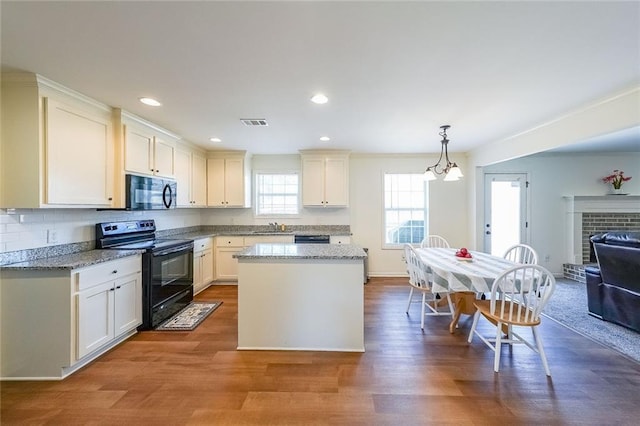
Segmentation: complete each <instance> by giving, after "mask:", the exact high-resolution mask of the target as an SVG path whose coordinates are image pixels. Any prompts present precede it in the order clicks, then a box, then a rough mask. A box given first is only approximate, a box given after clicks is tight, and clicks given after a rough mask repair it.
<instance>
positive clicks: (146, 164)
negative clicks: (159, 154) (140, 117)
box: [124, 127, 155, 175]
mask: <svg viewBox="0 0 640 426" xmlns="http://www.w3.org/2000/svg"><path fill="white" fill-rule="evenodd" d="M152 155H153V136H151V135H149V134H145V133H144V132H142V131H139V130H138V129H135V128H131V127H126V130H125V141H124V168H125V170H126V171H128V172H133V173H140V174H145V175H152V174H153V173H154V170H155V169H154V168H153V162H152Z"/></svg>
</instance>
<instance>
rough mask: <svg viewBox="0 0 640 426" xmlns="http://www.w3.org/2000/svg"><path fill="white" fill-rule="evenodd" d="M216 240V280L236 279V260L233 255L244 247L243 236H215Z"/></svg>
mask: <svg viewBox="0 0 640 426" xmlns="http://www.w3.org/2000/svg"><path fill="white" fill-rule="evenodd" d="M215 240H216V242H215V244H216V256H215V261H216V267H215V270H216V273H215V278H216V281H237V280H238V260H237V259H234V258H233V255H234V254H235V253H237V252H239V251H240V250H242V249H244V237H236V236H231V237H225V236H220V237H216V238H215Z"/></svg>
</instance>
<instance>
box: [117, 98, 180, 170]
mask: <svg viewBox="0 0 640 426" xmlns="http://www.w3.org/2000/svg"><path fill="white" fill-rule="evenodd" d="M120 112H121V125H122V129H121V132H122V135H123V138H122V139H123V145H124V146H123V149H124V171H125V172H126V173H134V174H138V175H147V176H159V177H165V178H175V174H176V172H175V162H176V160H175V157H176V143H177V141H178V139H179V136H177V135H174V134H173V133H171V132H169V131H168V130H165V129H162V128H160V127H158V126H156V125H155V124H153V123H150V122H148V121H146V120H143V119H142V118H140V117H136V116H134V115H133V114H130V113H127V112H124V111H120Z"/></svg>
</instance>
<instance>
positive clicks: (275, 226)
mask: <svg viewBox="0 0 640 426" xmlns="http://www.w3.org/2000/svg"><path fill="white" fill-rule="evenodd" d="M269 225H270V226H273V230H274V231H277V230H278V222H273V223H271V222H269Z"/></svg>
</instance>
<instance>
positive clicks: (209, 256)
mask: <svg viewBox="0 0 640 426" xmlns="http://www.w3.org/2000/svg"><path fill="white" fill-rule="evenodd" d="M201 259H202V263H201V266H202V284H203V285H204V286H206V285H207V284H209V283H210V282H211V281H213V250H212V249H209V250H205V251H203V252H202V257H201ZM234 260H235V259H234ZM236 275H237V274H236Z"/></svg>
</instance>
